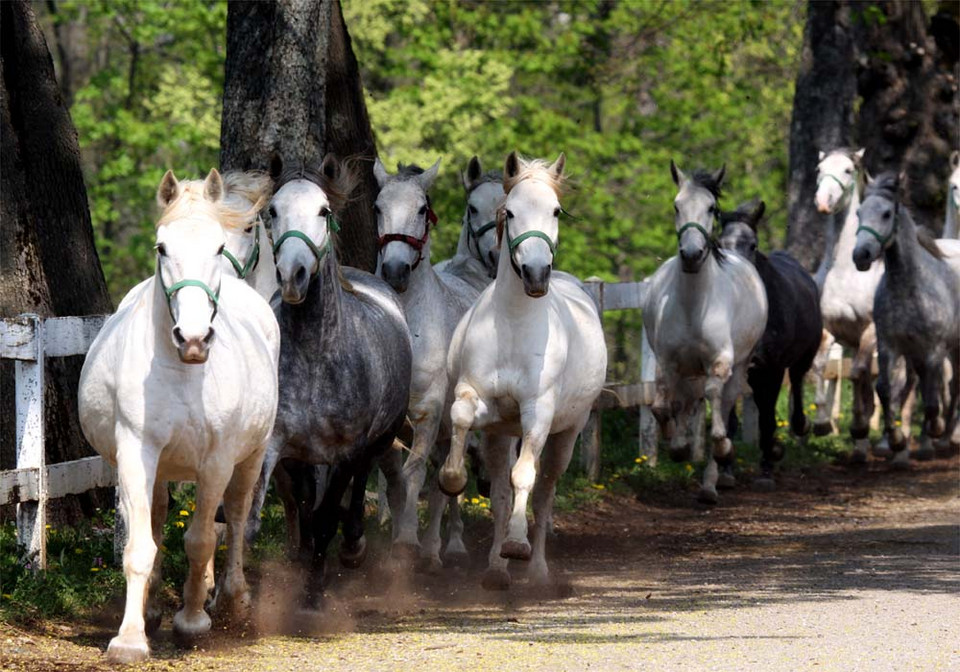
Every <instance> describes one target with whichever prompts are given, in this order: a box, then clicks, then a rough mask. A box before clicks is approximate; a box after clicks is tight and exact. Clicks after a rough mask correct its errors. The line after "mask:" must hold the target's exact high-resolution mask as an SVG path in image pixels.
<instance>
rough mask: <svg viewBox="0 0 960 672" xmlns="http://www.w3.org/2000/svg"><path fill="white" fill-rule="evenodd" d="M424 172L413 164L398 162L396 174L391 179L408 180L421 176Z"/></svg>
mask: <svg viewBox="0 0 960 672" xmlns="http://www.w3.org/2000/svg"><path fill="white" fill-rule="evenodd" d="M424 172H426V171H424V169H423V168H421V167H420V166H418V165H417V164H415V163H400V162H399V161H398V162H397V172H396V174H394V175H391V177H392V178H393V179H395V180H409V179H411V178H414V177H416V176H417V175H423V173H424Z"/></svg>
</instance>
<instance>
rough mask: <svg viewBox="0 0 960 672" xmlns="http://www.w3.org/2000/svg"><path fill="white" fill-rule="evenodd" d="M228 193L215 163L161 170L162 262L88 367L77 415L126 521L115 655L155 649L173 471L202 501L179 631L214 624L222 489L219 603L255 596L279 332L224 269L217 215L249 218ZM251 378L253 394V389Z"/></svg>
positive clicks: (237, 220) (137, 655)
mask: <svg viewBox="0 0 960 672" xmlns="http://www.w3.org/2000/svg"><path fill="white" fill-rule="evenodd" d="M223 193H224V185H223V182H222V180H221V177H220V175H219V173H217V171H216V170H211V171H210V174H209V175H208V176H207V178H206V180H205V181H203V182H202V183H200V182H199V181H197V182H187V183H184V184H181V183H178V182H177V180H176V178H175V177H174V176H173V173H171V172H167V174H166V175H164V178H163V181H162V182H161V184H160V188H159V190H158V192H157V201H158V203H159V204H160V206H161V208H163V209H164V210H163V215H162V216H161V218H160V220H159V222H158V223H157V270H156V273H155V274H154V276H153V277H151V278H149V279H147V280H145V281H144V282H141V283H140V284H139V285H137V286H136V287H135V288H134V289H133V290H131V292H130V293H129V294H128V295H127V297H126V299H125V300H124V301H123V302H122V304H121V307H120V308H119V309H118V311H117V312H116V313H115V314H114V315H113V316H111V317H110V319H108V320H107V322H106V324H104V327H103V329H102V330H101V332H100V334H99V335H98V336H97V338H96V340H95V341H94V343H93V345H91V347H90V351H89V353H88V354H87V358H86V361H85V362H84V366H83V371H82V373H81V376H80V390H79V407H80V424H81V427H82V428H83V432H84V435H85V436H86V438H87V440H88V441H89V442H90V443H91V445H93V447H94V448H95V449H96V450H97V452H98V453H100V454H101V455H102V456H103V457H104V458H105V459H106V460H107V461H108V462H110V463H111V464H115V465H116V467H117V472H118V476H119V487H120V507H121V512H122V514H123V517H124V520H125V521H126V524H127V529H128V530H129V539H128V541H127V544H126V547H125V548H124V553H123V569H124V576H125V578H126V582H127V601H126V609H125V612H124V618H123V623H122V624H121V626H120V632H119V634H118V635H117V636H116V637H114V638H113V640H111V642H110V645H109V647H108V649H107V654H108V657H109V658H110V659H111V660H113V661H117V662H133V661H137V660H142V659H144V658H146V657H147V656H148V655H149V646H148V644H147V639H146V633H145V622H144V605H145V603H146V600H147V590H148V588H149V586H150V583H151V582H152V583H153V584H154V586H155V585H156V583H157V581H158V579H159V571H160V557H159V555H158V554H157V548H158V547H159V546H160V543H161V535H162V530H163V523H164V521H165V519H166V512H167V489H166V483H167V481H169V480H194V481H196V482H197V509H196V514H195V516H194V519H193V521H192V522H191V524H190V528H189V529H188V530H187V534H186V536H185V540H184V541H185V546H186V552H187V557H188V558H189V560H190V571H189V574H188V577H187V582H186V585H185V586H184V594H183V599H184V604H183V608H182V609H181V610H180V611H179V612H177V614H176V616H175V617H174V619H173V627H174V630H176V631H177V632H178V633H180V634H181V635H186V636H195V635H198V634H201V633H204V632H206V631H208V630H209V629H210V617H209V616H208V615H207V613H206V611H204V600H205V598H206V596H207V589H208V586H207V584H206V582H205V569H206V567H207V565H208V563H209V561H210V558H211V557H212V556H213V553H214V550H215V545H216V540H215V535H214V531H213V522H214V515H215V513H216V510H217V505H218V504H219V503H220V501H221V500H222V501H223V503H224V510H225V514H226V518H227V522H228V551H227V568H226V576H225V578H224V581H223V584H222V586H221V592H220V596H219V598H218V601H219V602H220V605H219V606H220V607H224V606H226V608H228V609H231V608H232V609H233V610H236V609H238V608H242V607H245V606H246V604H247V603H248V601H249V593H248V588H247V584H246V581H245V579H244V576H243V525H244V522H245V519H246V516H247V510H248V509H249V507H250V500H251V491H252V489H253V485H254V483H255V482H256V479H257V476H258V475H259V473H260V463H261V462H262V460H263V454H264V449H265V447H266V441H267V438H268V436H269V435H270V431H271V429H272V427H273V422H274V417H275V415H276V408H277V361H278V356H279V348H280V334H279V329H278V327H277V322H276V320H275V319H274V317H273V312H272V311H271V310H270V307H269V306H268V305H267V303H266V302H265V301H263V300H262V299H261V298H260V297H259V296H258V295H257V293H256V292H255V291H253V290H252V289H251V288H250V287H248V286H247V285H246V284H245V283H243V282H241V281H238V280H236V279H234V278H231V277H222V270H221V265H220V255H221V253H222V252H223V247H224V241H225V238H224V232H223V229H222V228H221V225H222V226H223V227H226V228H230V227H231V226H235V225H240V226H246V224H247V222H248V221H249V215H248V214H247V213H246V212H244V213H241V214H240V215H238V214H237V213H236V212H234V211H232V210H230V208H228V207H226V206H225V205H224V201H223ZM254 386H256V387H255V389H256V392H257V393H256V394H249V393H248V392H249V390H250V389H251V388H253V387H254Z"/></svg>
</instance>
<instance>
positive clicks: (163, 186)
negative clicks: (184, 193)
mask: <svg viewBox="0 0 960 672" xmlns="http://www.w3.org/2000/svg"><path fill="white" fill-rule="evenodd" d="M179 195H180V183H179V182H177V178H176V177H175V176H174V174H173V171H172V170H168V171H167V172H166V173H164V174H163V179H162V180H160V186H159V187H157V205H159V206H160V209H161V210H162V209H164V208H165V207H167V206H168V205H170V204H171V203H173V202H174V201H175V200H176V198H177V196H179Z"/></svg>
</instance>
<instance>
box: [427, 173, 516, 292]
mask: <svg viewBox="0 0 960 672" xmlns="http://www.w3.org/2000/svg"><path fill="white" fill-rule="evenodd" d="M461 179H462V182H463V189H464V191H465V192H466V195H467V208H466V210H465V211H464V213H463V219H462V220H461V222H460V238H459V239H458V240H457V253H456V255H455V256H454V257H453V258H452V259H447V260H445V261H441V262H440V263H438V264H436V265H435V266H434V268H436V270H437V271H446V272H447V273H451V274H453V275H456V276H457V277H460V278H463V279H464V280H466V281H467V282H469V283H470V284H471V285H473V286H474V287H476V289H477V291H482V290H484V289H486V287H487V285H489V284H490V281H491V280H492V279H493V278H495V277H497V265H498V264H499V261H500V258H499V257H500V252H499V249H498V247H497V232H496V226H497V221H496V219H497V208H499V207H500V203H502V202H503V174H502V173H501V172H500V171H499V170H491V171H489V172H487V173H484V172H483V167H482V166H481V165H480V159H478V158H477V157H476V156H474V157H473V158H472V159H470V162H469V163H468V164H467V172H466V174H464V175H463V176H462V178H461Z"/></svg>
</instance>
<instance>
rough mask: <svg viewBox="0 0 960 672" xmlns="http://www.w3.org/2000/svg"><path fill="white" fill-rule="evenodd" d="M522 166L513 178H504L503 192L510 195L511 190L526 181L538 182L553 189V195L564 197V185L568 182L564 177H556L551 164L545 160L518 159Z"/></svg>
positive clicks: (519, 157)
mask: <svg viewBox="0 0 960 672" xmlns="http://www.w3.org/2000/svg"><path fill="white" fill-rule="evenodd" d="M517 160H518V162H519V164H520V170H518V171H517V174H516V175H513V176H511V177H507V176H504V178H503V192H504V194H509V193H510V190H511V189H513V188H514V187H515V186H517V185H518V184H519V183H520V182H523V181H524V180H538V181H540V182H543V183H544V184H546V185H547V186H548V187H550V188H551V189H553V193H555V194H556V195H557V198H560V197H561V196H562V195H563V184H564V182H565V181H566V178H565V176H564V175H562V174H561V175H555V174H554V173H553V171H552V170H550V164H549V163H547V162H546V161H544V160H543V159H525V158H523V157H521V156H518V157H517Z"/></svg>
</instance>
